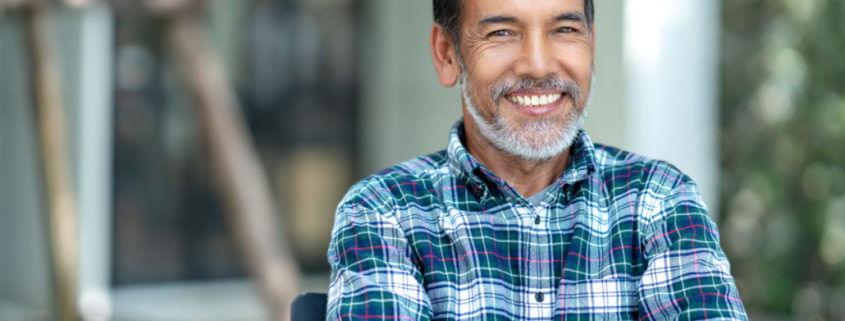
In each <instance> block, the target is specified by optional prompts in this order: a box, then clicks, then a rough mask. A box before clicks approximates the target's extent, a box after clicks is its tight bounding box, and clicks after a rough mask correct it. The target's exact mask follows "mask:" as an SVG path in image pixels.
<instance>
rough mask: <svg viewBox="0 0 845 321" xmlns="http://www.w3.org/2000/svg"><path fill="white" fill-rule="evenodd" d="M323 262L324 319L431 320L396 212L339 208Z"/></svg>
mask: <svg viewBox="0 0 845 321" xmlns="http://www.w3.org/2000/svg"><path fill="white" fill-rule="evenodd" d="M328 261H329V264H330V265H331V281H330V284H329V299H328V307H327V313H326V318H327V320H330V321H335V320H364V319H367V320H370V319H377V320H430V319H431V308H430V303H429V299H428V296H427V295H426V293H425V291H424V289H423V286H422V284H423V277H422V274H421V273H420V271H419V268H418V266H417V264H415V263H414V261H413V254H412V251H411V248H410V246H409V244H408V240H407V238H406V237H405V235H404V233H403V232H402V230H401V229H400V228H399V224H398V219H397V215H396V214H395V213H386V214H385V213H378V212H376V211H373V210H370V209H362V207H360V206H357V203H355V204H352V205H350V204H349V203H346V204H343V203H342V204H341V205H340V206H339V207H338V210H337V214H336V217H335V225H334V228H333V231H332V238H331V242H330V244H329V250H328Z"/></svg>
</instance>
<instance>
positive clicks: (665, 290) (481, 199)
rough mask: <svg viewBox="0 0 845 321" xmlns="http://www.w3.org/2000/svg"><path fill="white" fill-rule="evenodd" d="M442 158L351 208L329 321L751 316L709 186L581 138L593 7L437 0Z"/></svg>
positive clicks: (379, 186)
mask: <svg viewBox="0 0 845 321" xmlns="http://www.w3.org/2000/svg"><path fill="white" fill-rule="evenodd" d="M433 3H434V17H435V23H434V26H433V28H432V31H431V44H430V45H431V54H432V58H433V61H434V66H435V69H436V70H437V73H438V75H439V79H440V82H441V83H442V84H443V85H444V86H454V85H456V84H458V83H460V86H461V93H462V98H463V114H464V117H463V120H461V121H458V122H457V123H456V124H455V125H454V126H453V127H452V129H451V132H450V136H449V142H448V145H447V148H446V150H444V151H440V152H437V153H433V154H430V155H427V156H423V157H420V158H417V159H414V160H411V161H408V162H405V163H402V164H399V165H396V166H394V167H391V168H389V169H387V170H385V171H382V172H380V173H378V174H376V175H373V176H370V177H368V178H366V179H365V180H363V181H361V182H359V183H358V184H356V185H355V186H353V187H352V188H351V189H350V191H349V193H348V194H347V195H346V197H345V198H344V199H343V201H342V202H341V204H340V205H339V206H338V210H337V214H336V217H335V225H334V229H333V232H332V241H331V244H330V246H329V250H328V260H329V263H330V264H331V266H332V276H331V285H330V290H329V304H328V317H327V318H328V320H339V319H343V320H349V319H378V320H388V319H389V320H395V319H408V320H432V319H436V320H551V319H555V320H699V319H700V320H704V319H708V320H745V319H747V318H746V316H745V311H744V309H743V306H742V303H741V301H740V299H739V295H738V293H737V290H736V287H735V285H734V281H733V278H732V277H731V275H730V269H729V264H728V261H727V259H726V257H725V255H724V253H723V252H722V250H721V248H720V246H719V239H718V232H717V229H716V226H715V224H713V222H712V221H711V220H710V219H709V217H708V214H707V209H706V207H705V206H704V204H703V203H702V201H701V197H700V195H699V193H698V188H697V186H696V184H695V183H694V182H693V181H692V180H691V179H690V178H689V177H688V176H686V175H684V174H683V173H681V172H680V171H679V170H678V169H676V168H675V167H673V166H672V165H670V164H667V163H665V162H662V161H656V160H651V159H647V158H644V157H641V156H637V155H635V154H631V153H628V152H625V151H622V150H619V149H616V148H613V147H609V146H604V145H600V144H594V143H593V142H592V141H591V140H590V138H589V137H588V135H587V134H586V133H585V132H584V131H583V130H581V124H582V123H583V120H584V117H585V114H586V109H587V105H588V103H589V97H590V91H591V83H592V72H593V57H594V48H595V34H594V27H593V4H592V0H531V1H527V0H434V1H433Z"/></svg>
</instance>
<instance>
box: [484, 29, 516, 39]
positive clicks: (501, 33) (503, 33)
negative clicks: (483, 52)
mask: <svg viewBox="0 0 845 321" xmlns="http://www.w3.org/2000/svg"><path fill="white" fill-rule="evenodd" d="M510 35H511V32H510V31H507V30H504V29H502V30H496V31H493V32H491V33H489V34H487V36H488V37H505V36H510Z"/></svg>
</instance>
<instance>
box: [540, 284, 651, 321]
mask: <svg viewBox="0 0 845 321" xmlns="http://www.w3.org/2000/svg"><path fill="white" fill-rule="evenodd" d="M558 300H559V301H558V302H557V304H556V305H557V307H556V308H555V316H556V317H557V318H558V319H561V320H602V321H605V320H607V321H610V320H638V316H637V282H636V281H635V280H632V279H630V278H605V279H587V280H577V281H576V280H565V279H564V280H562V281H561V283H560V288H558Z"/></svg>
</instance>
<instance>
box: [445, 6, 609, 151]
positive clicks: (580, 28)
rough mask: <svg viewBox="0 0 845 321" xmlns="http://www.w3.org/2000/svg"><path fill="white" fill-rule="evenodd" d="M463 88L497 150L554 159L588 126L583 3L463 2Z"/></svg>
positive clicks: (588, 40) (589, 60)
mask: <svg viewBox="0 0 845 321" xmlns="http://www.w3.org/2000/svg"><path fill="white" fill-rule="evenodd" d="M461 30H462V32H461V38H460V57H461V58H462V59H461V65H462V67H461V68H462V77H461V88H462V93H463V96H464V103H465V105H466V108H467V111H468V112H469V113H470V115H471V116H472V120H473V121H474V122H475V124H476V127H477V128H478V130H479V131H480V132H481V134H482V135H483V136H484V137H485V138H486V139H487V140H488V141H490V142H491V143H492V144H493V145H494V146H495V147H496V148H498V149H500V150H503V151H505V152H508V153H510V154H513V155H517V156H520V157H522V158H525V159H536V160H540V159H548V158H550V157H553V156H555V155H558V154H560V153H561V152H563V151H564V150H565V149H566V148H568V147H569V146H570V145H571V143H572V141H573V139H574V137H575V135H576V134H577V131H578V129H579V128H580V126H581V123H582V122H583V118H584V117H583V116H584V114H585V113H584V111H585V108H586V105H587V101H588V97H589V92H590V87H591V80H592V65H593V37H592V30H591V29H590V28H588V27H587V21H586V18H585V14H584V1H583V0H531V1H524V0H465V3H464V7H463V16H462V18H461Z"/></svg>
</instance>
